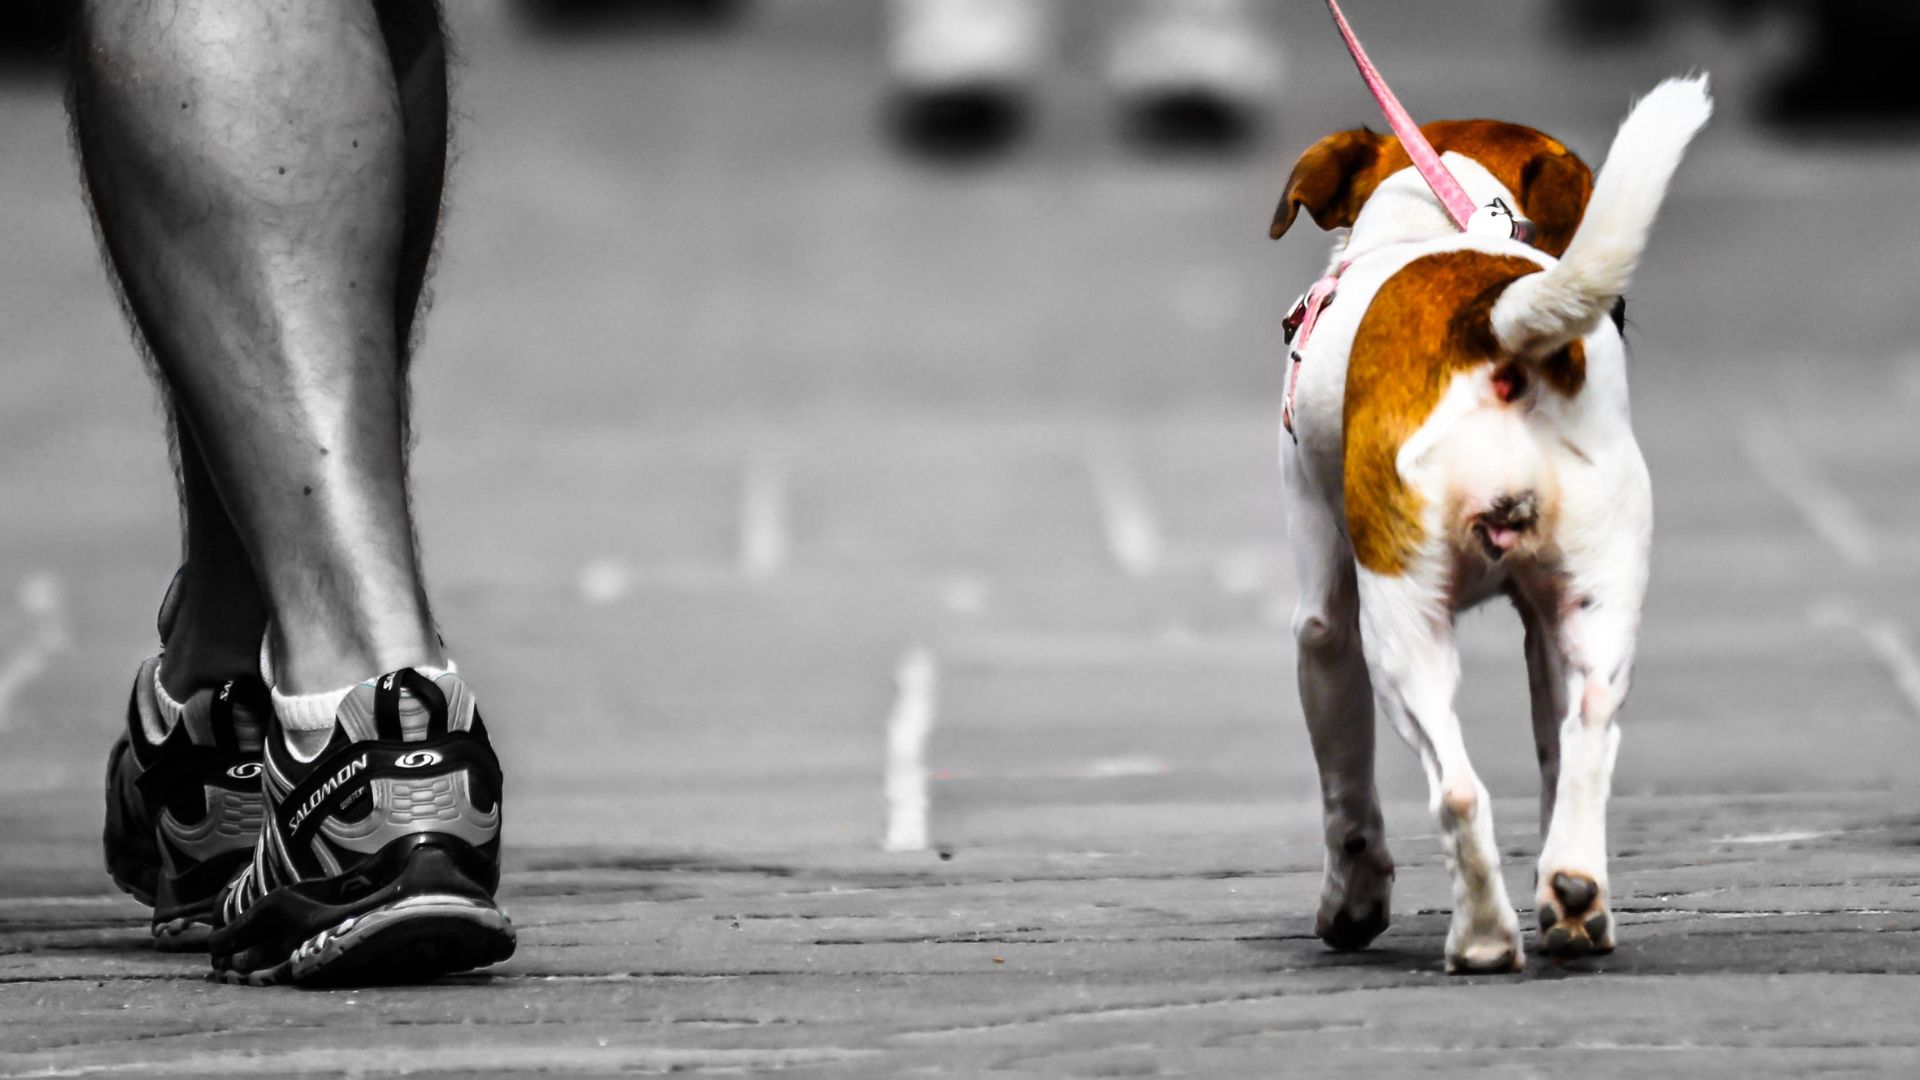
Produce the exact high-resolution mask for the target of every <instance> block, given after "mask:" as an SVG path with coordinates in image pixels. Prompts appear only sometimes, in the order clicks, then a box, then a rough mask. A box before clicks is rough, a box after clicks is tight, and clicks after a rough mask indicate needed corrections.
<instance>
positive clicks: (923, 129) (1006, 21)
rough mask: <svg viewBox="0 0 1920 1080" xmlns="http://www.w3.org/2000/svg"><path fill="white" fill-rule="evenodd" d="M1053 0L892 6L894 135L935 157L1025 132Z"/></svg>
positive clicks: (911, 1) (994, 144)
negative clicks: (934, 153)
mask: <svg viewBox="0 0 1920 1080" xmlns="http://www.w3.org/2000/svg"><path fill="white" fill-rule="evenodd" d="M1053 4H1054V0H889V3H888V6H887V69H888V75H889V78H890V79H891V82H892V87H891V89H892V94H893V103H892V104H893V108H894V116H893V122H894V129H895V132H896V134H897V135H898V136H899V137H900V138H901V139H902V140H903V141H905V142H906V143H907V144H908V145H910V146H913V147H915V148H917V149H921V150H926V151H931V152H936V153H939V152H951V153H967V152H975V151H987V150H993V149H998V148H1000V147H1002V146H1004V145H1006V144H1007V143H1008V142H1010V141H1011V140H1012V139H1013V138H1014V137H1016V136H1017V135H1018V134H1019V133H1020V131H1021V129H1022V128H1023V127H1024V126H1025V124H1026V121H1027V116H1028V113H1029V111H1030V110H1031V108H1032V105H1033V100H1032V99H1033V95H1034V93H1035V83H1036V82H1037V80H1038V78H1039V76H1040V73H1041V68H1042V66H1043V65H1044V64H1045V62H1046V60H1047V58H1048V56H1049V55H1050V52H1051V46H1052V37H1053V21H1054V20H1053Z"/></svg>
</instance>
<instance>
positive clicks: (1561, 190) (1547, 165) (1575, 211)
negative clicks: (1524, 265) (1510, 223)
mask: <svg viewBox="0 0 1920 1080" xmlns="http://www.w3.org/2000/svg"><path fill="white" fill-rule="evenodd" d="M1514 194H1515V195H1517V196H1518V197H1519V199H1520V206H1521V208H1522V210H1524V211H1525V213H1526V215H1527V217H1528V219H1530V220H1531V221H1532V222H1533V227H1534V230H1535V232H1534V241H1533V244H1534V246H1535V247H1537V248H1539V249H1540V250H1541V251H1544V252H1546V253H1547V254H1549V255H1552V256H1554V257H1555V258H1558V257H1559V256H1561V255H1563V254H1565V253H1566V250H1567V245H1568V244H1571V243H1573V234H1574V231H1575V230H1577V229H1578V228H1579V227H1580V217H1581V215H1583V214H1585V213H1586V210H1587V199H1588V197H1589V196H1591V195H1592V194H1593V170H1591V169H1589V168H1587V163H1586V162H1584V161H1581V160H1580V159H1579V158H1577V157H1575V156H1573V154H1572V153H1570V152H1568V151H1567V150H1566V149H1564V148H1560V149H1547V150H1542V151H1540V152H1539V153H1538V154H1536V155H1534V157H1533V158H1532V160H1530V161H1528V162H1527V163H1526V164H1525V165H1523V166H1521V169H1520V189H1519V190H1518V191H1517V192H1515V193H1514Z"/></svg>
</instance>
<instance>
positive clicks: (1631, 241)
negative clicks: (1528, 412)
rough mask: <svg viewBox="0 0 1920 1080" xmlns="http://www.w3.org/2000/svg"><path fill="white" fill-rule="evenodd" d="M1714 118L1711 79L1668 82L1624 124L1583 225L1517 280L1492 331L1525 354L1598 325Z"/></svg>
mask: <svg viewBox="0 0 1920 1080" xmlns="http://www.w3.org/2000/svg"><path fill="white" fill-rule="evenodd" d="M1711 115H1713V100H1712V99H1711V98H1710V97H1708V96H1707V77H1706V76H1704V75H1700V76H1696V77H1694V78H1691V79H1668V80H1667V81H1666V82H1663V83H1661V84H1660V85H1659V86H1656V87H1654V89H1653V93H1651V94H1648V95H1647V96H1646V97H1644V98H1642V99H1640V103H1639V104H1638V105H1635V106H1634V109H1633V112H1631V113H1629V114H1628V115H1627V119H1626V120H1625V122H1623V123H1622V124H1621V125H1620V133H1619V134H1618V135H1616V136H1614V139H1613V148H1612V149H1611V150H1609V151H1607V163H1606V164H1605V165H1604V166H1602V167H1601V169H1600V177H1599V179H1598V180H1596V181H1595V182H1594V185H1593V197H1592V198H1591V199H1590V200H1589V201H1588V202H1587V212H1586V215H1585V216H1584V217H1583V218H1581V221H1580V229H1579V231H1578V232H1576V233H1575V234H1574V237H1573V242H1572V243H1571V244H1569V245H1568V246H1567V251H1566V254H1565V255H1563V256H1562V257H1561V259H1560V261H1559V262H1558V263H1557V264H1555V265H1553V266H1551V267H1549V268H1548V269H1547V270H1546V271H1544V272H1542V273H1538V274H1530V275H1528V276H1527V277H1523V278H1521V279H1520V280H1519V281H1516V282H1514V283H1513V285H1512V286H1510V287H1509V288H1508V289H1507V291H1506V292H1505V293H1503V294H1501V297H1500V299H1499V300H1498V301H1496V302H1495V303H1494V305H1493V333H1494V337H1495V338H1496V339H1497V340H1498V341H1499V342H1500V345H1501V347H1502V348H1505V349H1506V350H1507V351H1508V352H1512V353H1516V354H1519V355H1538V354H1540V353H1544V352H1551V351H1552V350H1554V349H1557V348H1559V347H1560V346H1562V345H1565V344H1566V343H1567V342H1569V341H1572V340H1573V339H1574V338H1577V337H1582V336H1584V335H1585V334H1586V333H1587V331H1589V330H1591V329H1593V328H1594V326H1595V325H1597V324H1598V323H1599V322H1600V319H1601V318H1602V317H1603V316H1604V315H1606V313H1607V309H1608V308H1610V307H1612V306H1613V302H1614V300H1616V299H1617V298H1619V297H1620V296H1622V295H1623V294H1625V293H1626V291H1627V284H1628V282H1629V281H1631V280H1632V278H1633V270H1634V267H1635V266H1637V265H1639V263H1640V255H1641V253H1642V252H1644V251H1645V250H1646V248H1647V237H1648V236H1649V235H1650V234H1651V233H1652V232H1653V220H1654V217H1655V216H1656V215H1657V214H1658V213H1659V212H1660V203H1661V202H1662V200H1664V199H1665V198H1666V194H1667V184H1668V182H1669V181H1670V180H1672V179H1673V171H1674V170H1675V169H1677V168H1679V166H1680V158H1681V156H1682V155H1684V154H1685V153H1686V150H1687V144H1688V143H1689V142H1691V141H1692V140H1693V136H1694V135H1695V134H1696V133H1697V132H1698V131H1699V130H1700V129H1701V127H1703V126H1704V125H1705V124H1706V122H1707V118H1708V117H1709V116H1711Z"/></svg>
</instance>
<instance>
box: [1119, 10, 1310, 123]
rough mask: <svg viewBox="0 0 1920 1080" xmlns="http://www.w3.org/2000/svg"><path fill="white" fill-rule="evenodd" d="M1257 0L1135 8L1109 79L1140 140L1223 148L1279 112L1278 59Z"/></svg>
mask: <svg viewBox="0 0 1920 1080" xmlns="http://www.w3.org/2000/svg"><path fill="white" fill-rule="evenodd" d="M1263 7H1264V5H1263V4H1261V3H1259V2H1258V0H1135V3H1134V4H1133V5H1132V8H1133V10H1132V11H1131V13H1130V17H1129V18H1127V19H1126V20H1125V21H1124V22H1123V23H1121V24H1120V26H1119V27H1118V28H1117V32H1116V33H1115V34H1114V36H1113V38H1112V41H1111V43H1110V51H1109V54H1108V63H1107V78H1108V82H1109V85H1110V86H1111V87H1112V89H1113V93H1114V94H1115V96H1116V98H1117V100H1118V102H1119V105H1120V107H1121V109H1122V110H1123V115H1124V116H1125V118H1126V120H1127V122H1128V124H1129V126H1130V127H1131V128H1132V130H1133V132H1134V134H1136V135H1137V136H1139V137H1141V138H1143V139H1145V140H1147V141H1150V142H1156V143H1173V144H1209V143H1211V144H1220V143H1230V142H1233V141H1236V140H1238V139H1240V138H1242V137H1244V136H1245V135H1247V134H1249V133H1250V132H1251V130H1252V129H1253V127H1254V126H1255V125H1256V124H1257V123H1258V121H1259V119H1260V118H1261V117H1262V116H1264V115H1265V114H1266V113H1267V112H1268V110H1270V109H1272V108H1273V107H1274V106H1275V105H1276V104H1278V97H1277V95H1278V94H1279V90H1280V74H1281V56H1280V49H1279V46H1278V44H1277V43H1276V42H1275V40H1274V38H1273V36H1272V33H1271V31H1270V29H1269V28H1268V27H1267V26H1266V25H1264V21H1263V19H1262V10H1261V9H1262V8H1263Z"/></svg>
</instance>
